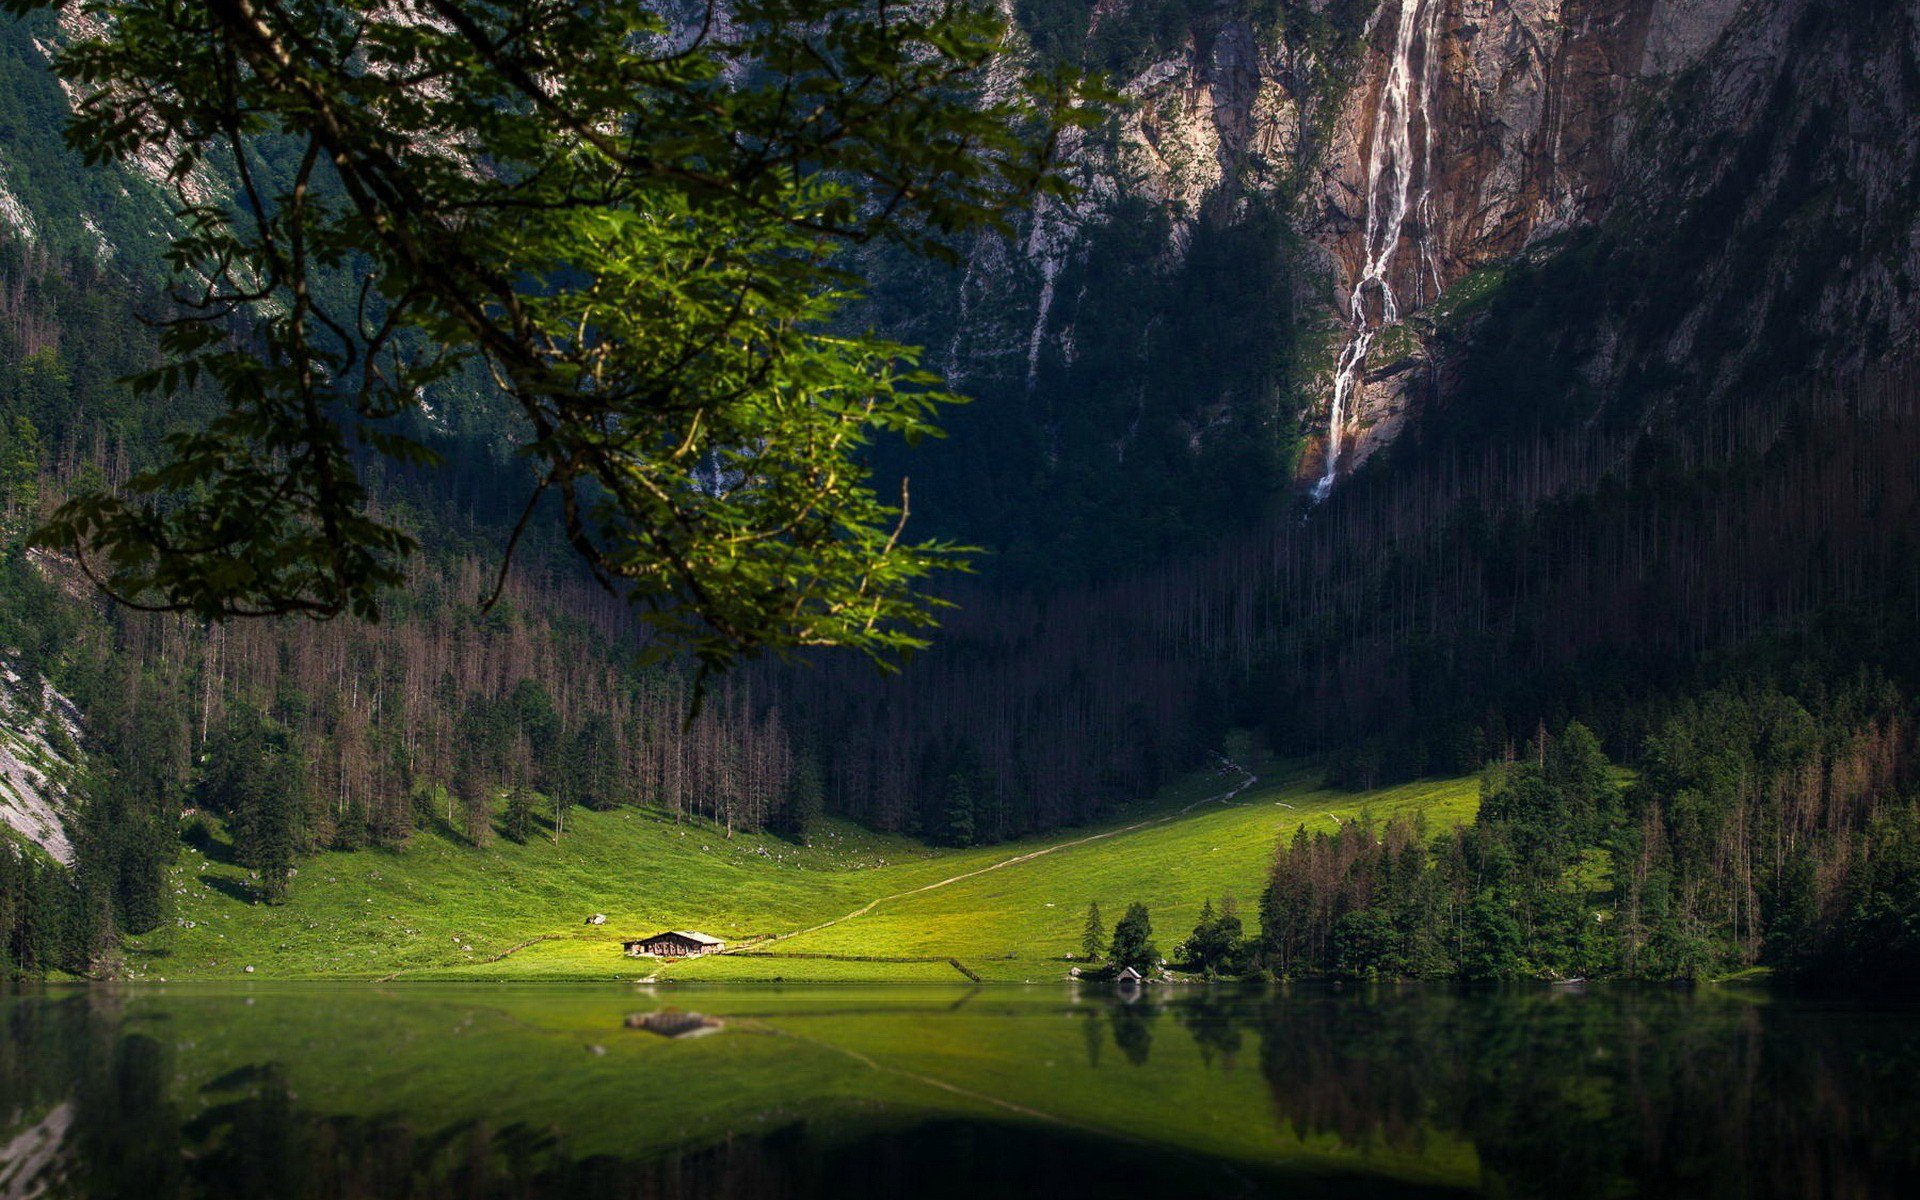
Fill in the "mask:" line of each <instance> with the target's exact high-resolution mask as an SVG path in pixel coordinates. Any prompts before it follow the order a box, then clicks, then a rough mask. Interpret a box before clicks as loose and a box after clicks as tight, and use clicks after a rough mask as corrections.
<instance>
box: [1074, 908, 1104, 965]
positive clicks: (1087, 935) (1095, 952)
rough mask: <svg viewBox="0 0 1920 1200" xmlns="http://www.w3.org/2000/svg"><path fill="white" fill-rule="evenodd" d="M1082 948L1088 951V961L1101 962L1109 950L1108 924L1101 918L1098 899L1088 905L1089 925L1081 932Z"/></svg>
mask: <svg viewBox="0 0 1920 1200" xmlns="http://www.w3.org/2000/svg"><path fill="white" fill-rule="evenodd" d="M1080 949H1081V950H1083V951H1085V952H1086V955H1087V961H1088V962H1099V961H1100V956H1101V955H1103V954H1105V953H1106V952H1107V926H1106V923H1105V922H1104V921H1102V920H1101V919H1100V902H1099V901H1098V900H1095V901H1094V902H1093V903H1091V904H1089V905H1087V927H1086V929H1085V930H1083V931H1082V932H1081V934H1080Z"/></svg>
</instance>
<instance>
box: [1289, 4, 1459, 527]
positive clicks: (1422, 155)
mask: <svg viewBox="0 0 1920 1200" xmlns="http://www.w3.org/2000/svg"><path fill="white" fill-rule="evenodd" d="M1387 3H1388V0H1382V3H1381V8H1380V12H1379V13H1378V14H1376V15H1375V18H1374V19H1375V21H1376V22H1377V21H1378V20H1379V19H1380V17H1382V16H1384V15H1385V14H1386V4H1387ZM1445 3H1446V0H1400V20H1399V25H1398V27H1397V28H1396V30H1395V31H1394V39H1393V59H1392V61H1391V62H1389V63H1388V64H1387V77H1386V79H1384V80H1383V81H1382V82H1381V84H1380V94H1379V98H1378V100H1377V101H1376V102H1375V104H1374V110H1373V144H1372V147H1371V149H1370V151H1369V153H1368V155H1367V182H1366V194H1365V197H1364V201H1363V203H1364V205H1365V212H1366V220H1365V224H1364V227H1363V230H1362V241H1361V244H1360V271H1359V274H1358V275H1357V276H1356V277H1355V278H1354V281H1353V290H1352V292H1351V293H1350V294H1349V297H1348V301H1347V329H1348V333H1347V344H1346V346H1345V347H1344V348H1343V349H1342V350H1341V351H1340V358H1339V361H1338V363H1337V364H1336V365H1335V367H1334V375H1333V403H1332V405H1331V407H1330V411H1329V413H1328V416H1327V469H1326V473H1325V474H1324V475H1322V476H1321V477H1320V480H1319V482H1317V483H1315V484H1314V485H1313V499H1314V503H1316V504H1317V503H1319V502H1320V501H1321V500H1324V499H1326V497H1327V493H1328V492H1329V491H1331V490H1332V489H1333V480H1334V475H1335V473H1336V472H1337V471H1338V469H1339V467H1340V435H1341V433H1342V432H1343V426H1344V424H1345V421H1346V415H1347V405H1348V402H1349V401H1350V400H1351V399H1352V398H1353V392H1354V389H1355V388H1357V387H1358V386H1359V385H1360V381H1361V374H1362V372H1363V371H1365V369H1366V364H1367V351H1368V349H1369V348H1371V347H1372V345H1373V338H1374V335H1375V334H1376V333H1378V332H1379V331H1380V327H1381V326H1383V325H1391V324H1392V323H1394V322H1395V321H1397V320H1399V319H1400V301H1399V299H1398V297H1396V296H1395V295H1394V292H1393V280H1392V278H1391V274H1390V273H1391V271H1392V269H1393V263H1394V259H1395V258H1396V257H1397V255H1398V254H1399V250H1400V238H1401V234H1402V232H1403V231H1404V229H1405V226H1406V221H1407V211H1408V209H1409V208H1410V207H1415V208H1417V210H1418V212H1419V216H1420V222H1421V223H1420V224H1419V225H1418V226H1416V229H1415V240H1416V242H1418V243H1419V244H1418V246H1417V247H1416V249H1417V251H1418V252H1419V254H1420V255H1421V265H1422V266H1425V267H1426V268H1427V269H1428V270H1430V271H1432V272H1433V274H1434V276H1435V281H1436V286H1437V284H1438V277H1439V272H1438V268H1437V266H1436V265H1435V264H1434V263H1433V262H1432V261H1431V258H1430V252H1429V250H1428V248H1427V246H1426V237H1425V222H1426V219H1427V216H1428V211H1429V209H1430V207H1431V200H1432V190H1431V186H1430V183H1429V180H1430V178H1431V176H1432V168H1433V124H1432V121H1431V119H1430V116H1429V114H1430V113H1431V111H1432V107H1433V88H1434V69H1433V67H1434V54H1433V41H1434V30H1435V27H1436V26H1437V25H1438V23H1439V19H1440V9H1441V8H1442V7H1443V6H1444V5H1445ZM1416 51H1417V53H1418V56H1419V61H1420V68H1421V69H1420V72H1419V76H1418V78H1417V79H1416V77H1415V74H1414V69H1413V64H1414V58H1415V54H1416ZM1416 115H1417V116H1418V117H1419V120H1420V137H1419V142H1420V146H1419V155H1418V159H1419V169H1418V172H1417V174H1418V175H1419V192H1418V196H1417V197H1416V195H1415V191H1414V187H1415V178H1414V177H1415V174H1416V170H1415V151H1414V118H1415V117H1416ZM1376 291H1377V292H1378V293H1379V296H1380V310H1379V311H1380V316H1379V319H1378V320H1377V321H1376V320H1375V318H1374V316H1373V311H1372V309H1371V307H1370V306H1369V305H1368V302H1367V300H1368V295H1369V293H1370V292H1376Z"/></svg>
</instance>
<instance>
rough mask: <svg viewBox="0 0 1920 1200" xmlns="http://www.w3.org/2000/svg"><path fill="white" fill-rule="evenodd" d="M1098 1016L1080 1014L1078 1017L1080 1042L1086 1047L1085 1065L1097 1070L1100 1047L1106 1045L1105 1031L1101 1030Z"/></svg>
mask: <svg viewBox="0 0 1920 1200" xmlns="http://www.w3.org/2000/svg"><path fill="white" fill-rule="evenodd" d="M1101 1024H1102V1022H1101V1020H1100V1014H1099V1013H1097V1012H1087V1013H1082V1014H1081V1016H1080V1021H1079V1025H1080V1040H1081V1041H1083V1042H1085V1043H1086V1046H1087V1065H1088V1066H1089V1067H1093V1068H1096V1069H1098V1067H1099V1066H1100V1047H1101V1046H1103V1045H1105V1044H1106V1040H1107V1031H1106V1030H1105V1029H1102V1028H1101Z"/></svg>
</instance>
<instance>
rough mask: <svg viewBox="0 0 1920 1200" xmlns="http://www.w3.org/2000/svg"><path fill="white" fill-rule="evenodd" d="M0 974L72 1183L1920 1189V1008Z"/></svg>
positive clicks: (305, 1191) (107, 1190)
mask: <svg viewBox="0 0 1920 1200" xmlns="http://www.w3.org/2000/svg"><path fill="white" fill-rule="evenodd" d="M0 1004H4V1008H5V1012H6V1019H7V1028H8V1037H7V1038H6V1039H5V1042H4V1049H3V1050H0V1113H5V1114H8V1115H9V1117H10V1118H11V1119H12V1120H13V1126H12V1127H10V1128H9V1129H7V1130H6V1131H5V1136H6V1138H7V1139H8V1140H15V1139H20V1138H21V1137H22V1135H23V1134H27V1133H32V1132H34V1131H35V1130H36V1129H38V1131H39V1134H40V1135H42V1138H43V1140H44V1138H45V1137H46V1136H49V1135H50V1134H57V1135H58V1136H57V1137H55V1138H54V1140H55V1141H56V1142H57V1143H58V1144H59V1145H60V1152H59V1153H58V1154H57V1155H54V1156H52V1157H51V1159H50V1163H51V1166H49V1167H48V1168H46V1170H47V1171H50V1172H53V1174H52V1175H50V1176H49V1178H57V1179H58V1181H59V1182H60V1186H59V1187H58V1188H55V1189H53V1190H54V1191H55V1192H56V1193H57V1194H71V1195H77V1196H104V1195H121V1194H127V1190H128V1189H131V1190H133V1191H134V1192H135V1193H137V1194H141V1195H143V1196H144V1195H151V1196H156V1197H160V1196H172V1195H202V1194H235V1193H236V1192H237V1193H238V1194H250V1195H262V1196H267V1195H271V1196H276V1197H277V1196H301V1195H344V1194H360V1195H390V1194H408V1195H422V1196H437V1195H455V1194H459V1195H472V1196H493V1195H503V1196H504V1195H514V1196H523V1195H524V1196H547V1195H553V1196H561V1195H599V1194H615V1195H633V1196H652V1195H663V1196H664V1195H680V1196H695V1195H698V1196H716V1197H731V1196H780V1195H826V1194H852V1195H862V1194H872V1195H882V1194H893V1193H892V1192H889V1189H894V1191H896V1192H897V1190H898V1188H899V1187H901V1186H903V1181H905V1180H916V1179H923V1178H924V1172H926V1171H927V1170H929V1169H932V1170H937V1171H938V1172H940V1173H941V1178H942V1179H944V1180H945V1181H946V1184H945V1185H943V1186H947V1185H950V1187H949V1191H950V1192H952V1191H959V1190H961V1189H962V1188H963V1187H964V1188H970V1189H973V1190H974V1191H975V1192H976V1193H979V1194H1020V1193H1028V1194H1037V1192H1038V1189H1039V1188H1040V1187H1041V1186H1042V1184H1044V1185H1045V1186H1046V1187H1047V1188H1049V1189H1051V1190H1050V1191H1049V1192H1048V1194H1050V1195H1054V1196H1062V1195H1065V1196H1071V1195H1078V1194H1088V1193H1089V1192H1091V1191H1093V1190H1095V1185H1096V1184H1098V1183H1101V1181H1107V1182H1110V1183H1111V1184H1113V1185H1114V1186H1127V1185H1128V1184H1129V1182H1132V1183H1134V1184H1136V1185H1138V1183H1139V1181H1143V1180H1144V1181H1147V1182H1152V1181H1154V1180H1156V1179H1161V1178H1163V1177H1164V1179H1165V1180H1167V1181H1179V1180H1185V1181H1187V1182H1188V1183H1191V1182H1192V1181H1193V1180H1195V1179H1198V1178H1201V1177H1207V1178H1214V1177H1216V1176H1217V1178H1218V1179H1220V1180H1228V1181H1238V1182H1236V1183H1235V1184H1234V1186H1235V1187H1236V1188H1238V1187H1240V1186H1242V1185H1245V1186H1247V1187H1254V1188H1256V1190H1264V1189H1265V1188H1267V1187H1268V1186H1269V1185H1275V1186H1277V1185H1280V1184H1282V1183H1285V1184H1286V1185H1288V1186H1289V1187H1292V1188H1296V1189H1297V1188H1300V1187H1306V1188H1307V1190H1308V1191H1309V1192H1312V1193H1320V1192H1324V1191H1327V1190H1329V1189H1330V1190H1332V1191H1336V1192H1339V1191H1345V1190H1347V1189H1348V1188H1349V1187H1351V1188H1355V1189H1359V1190H1362V1191H1367V1192H1369V1193H1370V1194H1388V1195H1397V1194H1413V1193H1419V1192H1423V1191H1425V1190H1426V1189H1428V1188H1433V1187H1439V1188H1440V1189H1442V1190H1449V1191H1456V1192H1458V1191H1469V1192H1471V1191H1485V1192H1488V1193H1491V1194H1504V1195H1538V1194H1547V1193H1551V1194H1552V1195H1554V1196H1556V1197H1562V1196H1564V1197H1584V1196H1611V1195H1632V1194H1640V1195H1648V1194H1674V1195H1680V1194H1686V1195H1758V1196H1790V1195H1791V1196H1800V1195H1836V1196H1838V1195H1845V1196H1881V1195H1886V1196H1893V1195H1905V1194H1914V1193H1913V1189H1914V1186H1915V1184H1916V1183H1920V1147H1916V1145H1915V1141H1914V1139H1912V1138H1911V1136H1910V1135H1909V1132H1908V1131H1910V1130H1911V1129H1913V1128H1920V1100H1917V1099H1916V1095H1917V1092H1920V1089H1917V1088H1916V1084H1915V1082H1914V1081H1915V1079H1916V1078H1917V1077H1920V1071H1917V1068H1920V1019H1916V1016H1915V1015H1914V1014H1912V1013H1888V1012H1881V1013H1871V1012H1866V1011H1862V1010H1852V1009H1849V1010H1841V1011H1835V1010H1830V1009H1822V1008H1818V1007H1812V1006H1806V1005H1802V1004H1798V1003H1790V1002H1781V1001H1775V1002H1757V1001H1753V1000H1748V999H1741V998H1737V997H1733V996H1729V995H1725V994H1711V993H1709V994H1702V995H1698V996H1695V995H1688V994H1684V993H1668V992H1653V991H1624V990H1623V991H1618V992H1594V993H1589V994H1571V993H1566V992H1548V991H1540V990H1529V991H1524V992H1513V993H1487V994H1468V995H1459V994H1449V993H1443V992H1430V991H1418V990H1412V989H1386V990H1379V991H1362V992H1336V991H1311V990H1296V991H1293V992H1290V993H1283V992H1271V993H1269V992H1260V991H1230V990H1207V989H1198V988H1195V989H1148V991H1147V993H1146V994H1145V995H1144V996H1141V997H1140V998H1138V999H1136V1000H1133V1001H1131V1002H1125V1001H1122V1000H1120V999H1119V998H1117V997H1116V996H1114V995H1112V994H1111V993H1108V992H1106V991H1105V990H1104V989H1094V988H1088V989H1084V990H1082V991H1079V992H1073V991H1068V990H1066V989H1062V988H1044V989H1041V988H1035V989H1012V988H993V987H988V988H978V989H964V988H920V987H905V986H903V987H889V988H814V989H701V988H672V989H660V990H659V991H657V992H650V991H646V990H634V989H619V988H557V987H539V988H531V987H529V988H518V989H516V988H503V987H493V988H485V989H479V988H474V989H465V990H461V989H454V988H437V989H426V988H419V989H405V990H401V991H398V992H379V991H375V990H372V989H366V988H315V987H285V988H261V989H256V990H253V991H251V992H247V993H238V992H220V991H211V990H204V989H183V990H175V991H172V992H158V991H132V992H119V993H112V992H105V991H77V990H76V991H66V992H58V991H49V992H44V993H38V994H30V995H24V996H16V997H12V998H9V999H7V1000H5V1001H4V1002H0ZM660 1013H671V1017H670V1019H649V1020H642V1019H638V1018H642V1017H646V1016H648V1015H649V1014H660ZM695 1013H697V1014H700V1015H701V1016H702V1017H703V1018H704V1021H703V1022H698V1023H697V1022H695V1021H694V1020H692V1019H691V1018H690V1017H689V1014H695ZM630 1018H631V1019H633V1020H632V1021H631V1024H630ZM696 1028H698V1029H699V1030H700V1031H701V1032H700V1034H699V1035H698V1036H684V1035H682V1036H675V1034H676V1032H682V1033H684V1031H687V1030H693V1029H696ZM31 1142H32V1139H31V1138H29V1139H27V1140H26V1141H21V1142H20V1143H19V1144H21V1145H27V1144H30V1143H31ZM969 1146H971V1147H973V1149H972V1150H968V1149H967V1147H969ZM989 1147H990V1148H991V1152H990V1153H988V1152H984V1151H985V1149H986V1148H989ZM983 1159H985V1160H991V1161H981V1160H983ZM836 1164H837V1165H836ZM848 1171H853V1172H854V1176H848V1175H847V1172H848ZM862 1172H864V1174H862ZM849 1178H852V1179H853V1182H851V1183H850V1182H848V1179H849ZM136 1180H138V1181H143V1182H141V1184H140V1186H139V1187H137V1188H135V1187H133V1184H132V1182H130V1181H136ZM232 1180H242V1181H245V1186H244V1187H237V1188H236V1187H233V1186H229V1184H228V1183H227V1182H223V1181H232ZM144 1181H157V1183H149V1182H144ZM8 1183H9V1186H16V1185H17V1181H14V1180H9V1181H8ZM216 1184H218V1185H219V1186H216ZM1102 1186H1104V1184H1103V1185H1102ZM1010 1189H1011V1190H1010ZM917 1194H927V1193H926V1191H925V1189H924V1188H922V1189H919V1192H918V1193H917ZM942 1194H948V1193H942Z"/></svg>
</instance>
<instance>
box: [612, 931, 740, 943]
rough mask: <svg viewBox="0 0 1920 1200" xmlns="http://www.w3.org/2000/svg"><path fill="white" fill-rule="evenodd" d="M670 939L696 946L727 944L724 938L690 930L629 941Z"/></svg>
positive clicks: (667, 932) (668, 932)
mask: <svg viewBox="0 0 1920 1200" xmlns="http://www.w3.org/2000/svg"><path fill="white" fill-rule="evenodd" d="M670 937H671V938H683V939H685V940H686V941H689V942H692V943H694V944H695V945H696V946H724V945H726V944H727V943H726V939H724V938H717V937H714V936H713V935H711V934H706V933H694V932H692V931H691V930H686V929H669V930H667V931H666V932H665V933H656V934H653V935H651V936H649V937H643V938H632V939H630V940H632V941H635V942H654V941H658V940H660V939H661V938H670Z"/></svg>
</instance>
